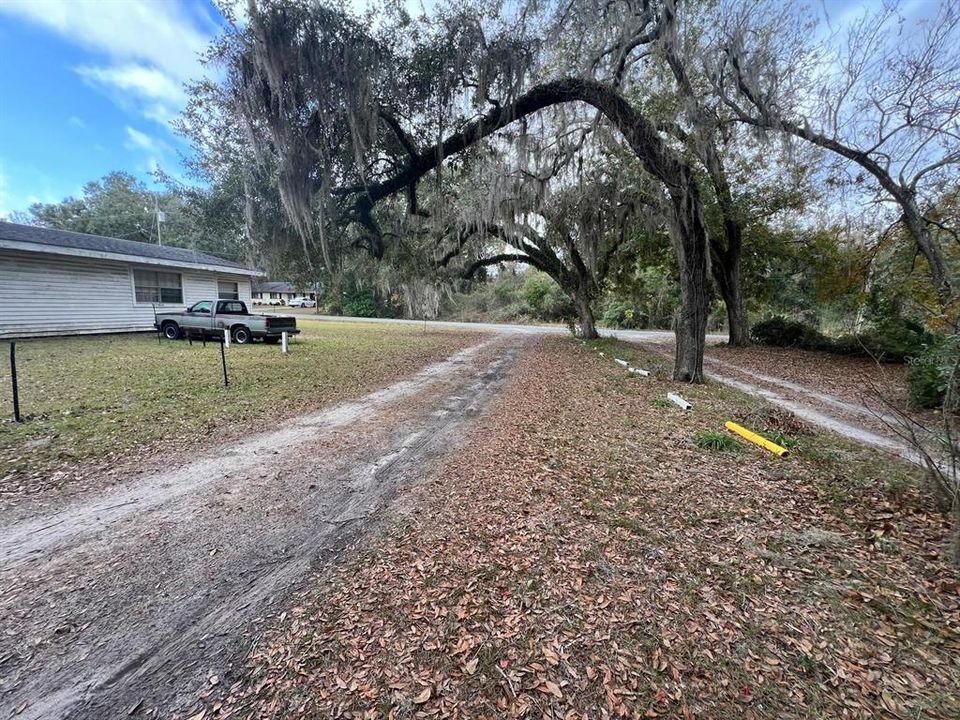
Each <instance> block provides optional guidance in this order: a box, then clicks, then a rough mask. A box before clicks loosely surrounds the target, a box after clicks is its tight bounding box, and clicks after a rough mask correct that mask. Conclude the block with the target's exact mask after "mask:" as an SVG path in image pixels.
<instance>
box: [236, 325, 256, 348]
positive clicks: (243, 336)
mask: <svg viewBox="0 0 960 720" xmlns="http://www.w3.org/2000/svg"><path fill="white" fill-rule="evenodd" d="M252 339H253V336H252V335H251V334H250V330H249V328H246V327H244V326H243V325H240V326H239V327H235V328H234V329H233V341H234V342H235V343H236V344H237V345H246V344H247V343H248V342H250V340H252Z"/></svg>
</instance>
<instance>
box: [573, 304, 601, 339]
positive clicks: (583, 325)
mask: <svg viewBox="0 0 960 720" xmlns="http://www.w3.org/2000/svg"><path fill="white" fill-rule="evenodd" d="M574 305H576V308H577V318H578V319H579V321H580V337H582V338H583V339H584V340H596V339H597V338H598V337H600V334H599V333H598V332H597V325H596V322H595V321H594V318H593V307H592V306H591V303H590V298H588V297H584V296H583V295H582V294H580V293H576V294H575V297H574Z"/></svg>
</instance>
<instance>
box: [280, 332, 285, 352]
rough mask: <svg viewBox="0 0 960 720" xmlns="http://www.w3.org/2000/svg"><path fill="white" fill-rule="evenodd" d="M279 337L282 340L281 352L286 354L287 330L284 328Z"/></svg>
mask: <svg viewBox="0 0 960 720" xmlns="http://www.w3.org/2000/svg"><path fill="white" fill-rule="evenodd" d="M280 337H281V338H282V342H283V354H284V355H286V354H287V331H286V330H284V331H283V332H282V333H280Z"/></svg>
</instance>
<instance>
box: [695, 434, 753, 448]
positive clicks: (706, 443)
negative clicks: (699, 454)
mask: <svg viewBox="0 0 960 720" xmlns="http://www.w3.org/2000/svg"><path fill="white" fill-rule="evenodd" d="M693 444H694V445H696V446H697V447H698V448H703V449H706V450H722V451H723V452H739V451H740V449H741V448H742V447H743V445H741V444H740V443H739V442H737V439H736V438H733V437H730V436H729V435H727V434H726V433H722V432H717V431H716V430H701V431H700V432H698V433H697V434H696V435H694V436H693Z"/></svg>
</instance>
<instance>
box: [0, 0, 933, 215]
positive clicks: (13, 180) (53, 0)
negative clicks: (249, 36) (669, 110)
mask: <svg viewBox="0 0 960 720" xmlns="http://www.w3.org/2000/svg"><path fill="white" fill-rule="evenodd" d="M879 2H880V0H824V2H823V3H822V5H823V7H824V8H825V9H826V10H827V11H828V14H829V15H830V16H831V19H833V20H840V21H841V22H842V21H843V19H844V17H845V16H848V17H850V16H853V15H856V14H858V13H859V12H860V11H862V9H863V8H864V7H867V6H873V5H877V4H879ZM936 2H937V0H912V2H910V3H908V4H910V5H914V6H917V5H921V6H922V5H924V4H927V3H936ZM243 4H245V3H243V2H242V1H241V2H240V5H241V6H242V5H243ZM358 4H360V3H359V2H358ZM417 4H419V3H417ZM814 4H816V5H820V4H821V3H819V2H816V0H815V2H814ZM221 23H222V19H221V18H220V16H219V13H218V12H217V10H216V8H215V6H214V5H213V4H212V2H210V0H0V218H2V217H6V216H9V214H10V213H11V212H13V211H16V210H25V209H26V208H27V207H28V206H29V205H30V204H31V203H33V202H37V201H41V202H56V201H59V200H61V199H63V198H64V197H66V196H69V195H74V196H76V195H79V194H80V190H81V187H82V186H83V184H84V183H85V182H87V181H89V180H94V179H97V178H100V177H102V176H103V175H104V174H106V173H107V172H110V171H111V170H125V171H127V172H131V173H133V174H134V175H137V176H139V177H141V178H143V179H144V180H149V172H150V170H151V169H153V168H154V167H157V166H159V167H161V168H163V169H164V170H165V171H167V172H169V173H171V174H173V175H181V174H182V173H183V172H184V167H183V162H182V157H183V155H184V154H186V153H189V147H188V146H187V145H186V144H185V143H184V142H183V141H182V140H181V139H180V138H178V137H177V136H176V135H175V134H174V133H173V132H172V131H171V128H170V122H171V121H172V120H173V119H174V118H175V117H176V116H177V113H178V112H179V111H180V109H181V108H182V107H183V104H184V102H185V100H186V97H185V94H184V91H183V83H185V82H187V81H189V80H190V79H192V78H196V77H199V76H200V74H201V73H202V72H203V68H202V67H201V64H200V62H199V58H198V55H199V53H201V52H202V51H203V50H204V49H205V48H206V46H207V44H208V43H209V41H210V39H211V38H213V37H214V36H215V35H216V33H217V32H218V29H219V28H220V27H221Z"/></svg>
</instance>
